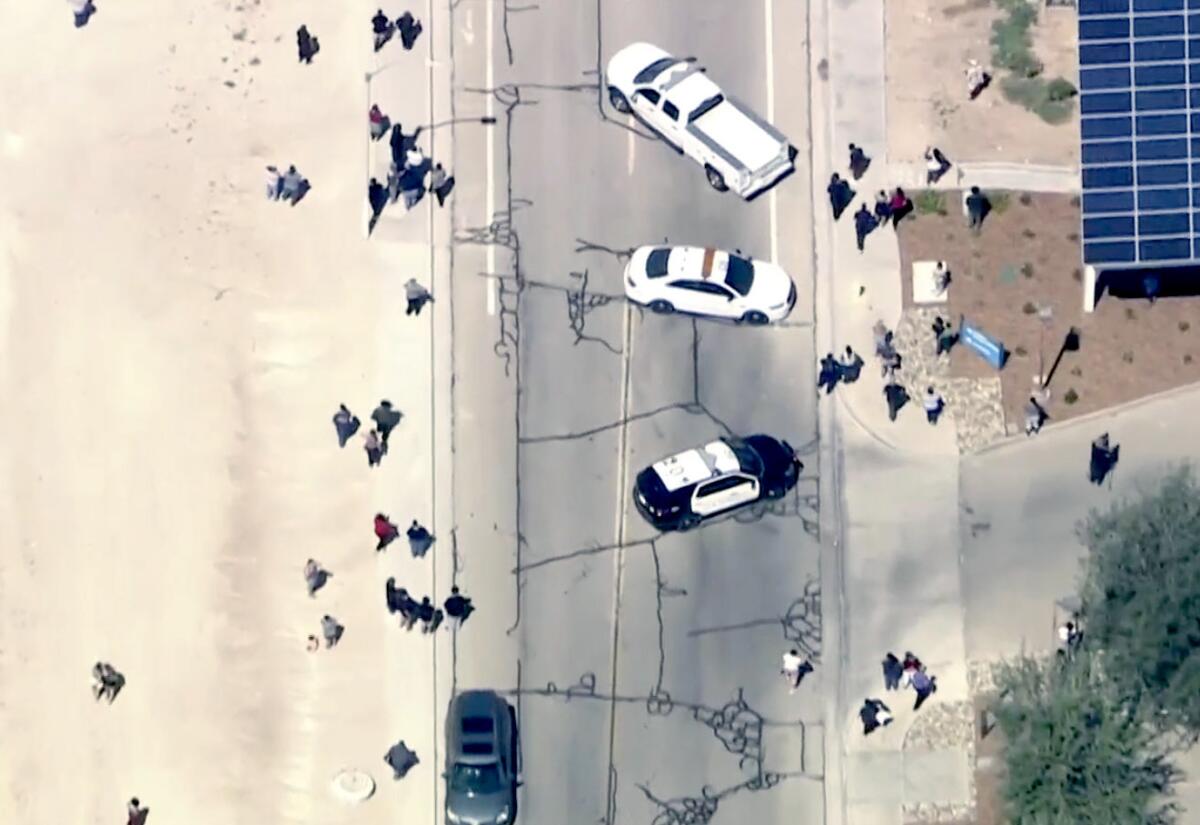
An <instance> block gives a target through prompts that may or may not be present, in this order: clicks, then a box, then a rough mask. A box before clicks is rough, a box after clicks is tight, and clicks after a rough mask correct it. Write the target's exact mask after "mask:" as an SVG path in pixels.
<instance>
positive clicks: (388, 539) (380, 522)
mask: <svg viewBox="0 0 1200 825" xmlns="http://www.w3.org/2000/svg"><path fill="white" fill-rule="evenodd" d="M399 536H400V528H399V527H397V526H396V525H395V524H393V523H392V520H391V519H389V518H388V517H387V516H385V515H384V514H383V513H376V514H375V538H377V539H379V542H378V543H377V544H376V545H375V552H376V553H378V552H379V551H380V550H383V549H384V548H385V547H387V546H388V545H389V544H391V543H392V542H393V541H395V540H396V539H397V538H398V537H399Z"/></svg>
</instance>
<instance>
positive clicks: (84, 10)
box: [67, 0, 96, 29]
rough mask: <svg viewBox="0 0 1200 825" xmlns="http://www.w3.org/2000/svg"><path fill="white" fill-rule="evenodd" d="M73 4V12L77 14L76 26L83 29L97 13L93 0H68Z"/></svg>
mask: <svg viewBox="0 0 1200 825" xmlns="http://www.w3.org/2000/svg"><path fill="white" fill-rule="evenodd" d="M67 1H68V2H69V3H70V4H71V12H72V13H73V14H74V15H75V28H77V29H82V28H83V27H84V26H86V25H87V24H88V21H89V20H91V19H92V15H93V14H95V13H96V7H95V5H93V4H92V0H67Z"/></svg>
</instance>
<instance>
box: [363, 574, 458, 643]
mask: <svg viewBox="0 0 1200 825" xmlns="http://www.w3.org/2000/svg"><path fill="white" fill-rule="evenodd" d="M384 599H385V602H386V604H387V610H388V613H391V614H393V615H395V614H397V613H398V614H400V626H401V627H403V628H404V629H405V630H412V629H413V627H414V626H415V625H416V623H417V622H418V621H419V622H420V623H421V632H422V633H433V632H434V631H436V630H437V629H438V628H439V627H441V626H442V622H443V621H445V619H446V617H449V618H450V619H451V624H450V625H449V627H460V626H461V625H462V623H463V622H465V621H466V620H467V619H468V618H469V617H470V615H471V614H472V613H473V612H475V605H474V604H473V603H472V602H471V600H470V599H469V598H467V597H466V596H464V595H462V593H461V592H459V589H458V586H457V585H454V586H452V587H451V588H450V595H449V596H447V597H446V600H445V601H444V602H443V603H442V606H441V607H434V606H433V600H432V599H431V598H430V597H429V596H424V597H422V598H421V601H419V602H418V601H417V600H416V599H414V598H413V597H412V596H410V595H409V593H408V589H407V588H404V587H397V586H396V579H395V577H391V578H389V579H388V580H387V582H386V583H385V585H384Z"/></svg>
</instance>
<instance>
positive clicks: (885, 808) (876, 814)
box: [845, 802, 904, 825]
mask: <svg viewBox="0 0 1200 825" xmlns="http://www.w3.org/2000/svg"><path fill="white" fill-rule="evenodd" d="M845 821H846V822H853V823H854V825H902V823H903V822H904V816H903V813H902V811H901V810H900V806H899V805H889V804H887V803H876V802H852V803H850V804H849V805H848V806H847V810H846V818H845Z"/></svg>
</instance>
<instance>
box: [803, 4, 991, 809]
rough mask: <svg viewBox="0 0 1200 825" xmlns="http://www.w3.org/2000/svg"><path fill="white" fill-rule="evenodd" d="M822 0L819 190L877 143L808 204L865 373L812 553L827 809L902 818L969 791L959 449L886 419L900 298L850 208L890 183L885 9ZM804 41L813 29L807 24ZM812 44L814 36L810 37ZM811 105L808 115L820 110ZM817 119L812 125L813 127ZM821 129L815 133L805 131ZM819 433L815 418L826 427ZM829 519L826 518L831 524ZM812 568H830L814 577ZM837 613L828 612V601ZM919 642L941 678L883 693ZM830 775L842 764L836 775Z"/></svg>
mask: <svg viewBox="0 0 1200 825" xmlns="http://www.w3.org/2000/svg"><path fill="white" fill-rule="evenodd" d="M827 14H828V38H829V39H828V61H829V64H828V65H829V85H830V89H829V98H830V100H829V117H830V121H829V123H828V124H827V126H826V127H825V128H827V129H828V130H829V131H828V138H827V140H828V146H829V147H831V148H830V149H829V150H828V152H826V153H825V154H824V155H822V153H821V152H819V151H818V152H815V153H814V156H815V157H816V158H817V162H818V163H820V162H821V161H824V162H825V163H826V164H827V165H826V167H825V168H824V169H817V170H814V180H816V181H817V191H816V192H815V193H814V198H815V200H816V201H817V203H818V204H825V205H826V210H827V209H828V206H827V204H828V198H827V196H826V194H825V191H824V189H825V185H826V184H827V182H828V179H829V174H830V173H831V172H833V171H837V172H839V173H840V174H842V175H843V176H844V177H845V176H847V169H846V167H847V160H848V149H847V146H848V144H849V143H851V142H853V143H856V144H858V145H860V146H862V147H863V148H864V150H865V151H866V153H867V154H868V155H869V156H872V158H873V160H872V164H871V167H870V169H869V170H868V172H867V174H866V175H865V176H864V178H863V179H862V180H860V181H856V182H853V184H852V185H853V186H854V188H855V190H856V192H857V195H858V199H857V200H856V202H855V203H854V204H852V205H851V207H850V208H848V209H847V210H846V212H845V213H844V214H843V215H842V217H841V219H840V220H839V221H838V222H837V223H833V222H832V221H831V218H830V213H829V212H828V211H821V210H819V211H818V216H817V223H818V236H819V237H820V238H821V239H822V246H823V247H825V249H824V250H823V251H825V252H826V254H824V255H819V256H818V258H819V261H820V262H821V264H823V266H822V267H821V270H820V272H819V278H820V279H822V280H824V281H825V282H826V283H827V284H828V285H829V286H828V289H829V304H830V311H831V315H832V317H831V318H827V319H824V324H825V325H826V326H828V327H831V328H832V333H831V336H829V337H827V338H826V340H828V341H830V344H829V346H832V347H836V348H837V349H840V348H842V347H844V346H845V345H846V344H849V345H851V346H852V347H853V348H854V349H855V350H856V351H857V352H859V353H860V354H861V355H862V357H863V358H864V360H865V361H866V362H867V364H866V366H865V367H864V369H863V373H862V377H861V378H860V380H859V381H858V382H857V383H855V384H853V385H851V386H848V387H847V386H839V387H838V388H837V390H835V392H834V394H833V396H832V397H830V398H827V400H826V401H825V402H824V405H823V412H824V415H825V416H829V415H830V414H832V416H833V426H832V429H831V434H832V437H833V438H834V440H835V446H834V448H833V449H834V453H835V454H838V453H840V461H841V475H842V479H841V480H842V496H843V498H842V501H841V502H840V504H841V508H840V509H841V512H842V519H841V524H840V526H839V528H838V531H839V532H840V537H841V546H840V548H839V547H838V546H836V543H833V544H832V546H831V545H830V544H828V543H827V552H826V557H825V559H824V560H823V562H822V564H823V567H825V566H827V565H828V566H829V567H832V568H836V569H837V570H839V571H840V576H838V577H833V578H835V579H838V580H840V581H839V583H840V586H841V588H842V592H841V593H840V594H837V595H839V596H840V598H837V597H832V598H828V599H826V600H825V604H826V605H829V607H830V609H829V610H827V611H826V623H827V625H828V626H829V627H831V629H833V633H837V634H839V642H840V643H839V644H838V645H837V648H838V649H839V651H840V657H839V658H840V661H839V662H836V663H834V662H830V663H829V664H830V665H834V666H840V667H841V668H842V669H843V674H842V677H841V679H840V680H839V682H840V694H839V696H838V697H837V702H836V707H837V715H838V718H836V719H832V720H830V730H831V733H832V734H833V735H831V736H830V737H829V743H830V744H829V748H837V749H838V751H839V752H838V753H836V754H827V758H826V764H827V765H829V766H830V772H829V781H828V783H827V794H829V799H828V806H827V809H828V816H829V818H828V821H829V822H831V823H840V822H846V823H854V825H877V824H878V825H892V823H895V825H899V823H901V822H903V821H907V820H908V819H911V818H914V817H918V816H924V817H928V816H930V815H931V812H932V811H934V810H935V808H936V810H937V811H938V812H939V813H940V814H941V815H943V816H944V815H947V814H950V813H958V812H962V811H965V810H966V809H967V807H968V805H969V803H970V802H971V777H970V771H971V758H970V752H969V750H968V748H969V745H968V744H967V742H966V740H968V739H969V735H970V726H969V723H968V725H967V727H966V729H965V731H964V729H963V724H962V722H963V719H964V714H965V716H966V718H967V719H968V720H969V712H967V711H966V701H967V681H966V660H965V654H964V648H963V636H962V610H963V605H962V595H961V586H960V583H959V575H958V532H957V524H956V519H955V518H954V514H955V513H956V512H957V504H958V473H957V465H958V458H957V448H956V446H955V444H956V440H955V433H954V429H953V423H952V421H951V420H950V419H949V417H944V418H943V419H942V421H941V423H939V424H938V425H937V426H936V427H934V426H930V425H929V424H928V423H927V422H926V420H925V415H924V412H923V410H922V408H921V399H920V398H915V399H912V400H911V401H910V402H909V405H908V406H907V407H906V408H905V409H903V410H902V411H901V412H900V414H899V416H898V419H897V420H896V421H895V422H891V421H889V420H888V418H887V409H886V404H885V401H884V397H883V381H882V379H881V376H880V372H879V367H878V363H877V361H876V360H875V358H874V354H873V352H874V345H873V338H872V332H871V328H872V326H873V325H874V323H875V321H877V320H882V321H883V322H884V323H885V324H887V325H888V326H889V327H891V328H895V326H896V323H897V321H898V320H899V317H900V311H901V292H900V281H899V277H898V274H899V248H898V244H897V241H896V237H895V233H894V232H893V230H892V229H891V227H890V226H886V227H884V226H881V227H879V228H877V229H876V230H875V231H874V232H873V233H872V234H871V235H870V236H868V238H867V240H866V248H865V251H864V252H862V253H860V252H858V250H857V249H856V247H855V234H854V225H853V223H854V220H853V213H854V211H855V210H856V209H857V208H858V206H859V203H860V202H863V201H864V200H865V202H866V203H867V205H868V207H870V206H872V205H873V202H874V193H875V192H877V191H879V190H881V189H885V190H888V191H890V190H891V189H892V188H894V187H895V186H896V184H897V182H898V181H897V180H896V177H895V175H894V173H893V172H892V170H891V169H890V168H889V164H888V159H887V157H886V156H885V147H886V145H887V139H886V121H885V105H884V103H885V94H884V90H885V85H884V84H885V80H884V76H885V73H884V55H885V48H884V11H883V4H882V2H880V0H849V2H842V0H838V2H834V3H831V4H830V5H828V6H827ZM814 39H817V35H816V34H815V33H814ZM815 48H817V49H819V48H820V44H819V43H818V44H817V46H816V47H815ZM819 114H820V112H819V111H814V113H813V116H814V121H816V119H817V117H818V116H819ZM819 127H820V124H819V123H816V122H815V123H814V131H817V129H818V128H819ZM814 140H815V142H817V143H820V141H819V140H817V139H814ZM823 431H824V430H823ZM825 529H828V527H826V528H825ZM823 580H824V581H826V582H829V581H830V578H828V577H825V576H824V575H823ZM835 610H836V611H837V613H836V614H834V615H830V613H831V612H832V611H835ZM906 650H911V651H913V652H915V653H916V654H917V655H918V656H919V657H920V658H921V659H922V660H923V661H924V662H925V664H926V665H927V667H928V670H929V672H930V673H931V674H933V675H935V676H937V680H938V692H937V693H936V694H935V695H934V696H933V697H932V698H931V699H930V700H929V701H928V702H927V703H926V704H925V705H924V707H923V708H922V709H921V710H920V712H918V713H916V714H914V713H913V711H912V710H911V702H912V701H913V698H914V696H913V694H912V693H911V692H907V691H906V692H905V693H903V694H888V693H887V692H886V691H885V690H884V688H883V678H882V671H881V668H880V662H881V660H882V659H883V656H884V654H885V653H886V652H888V651H894V652H895V653H896V654H897V655H898V656H902V655H903V653H904V651H906ZM867 697H874V698H880V699H883V701H884V702H886V703H887V704H888V705H889V706H890V707H891V708H892V711H893V713H894V714H895V717H896V721H895V723H894V724H892V725H891V726H890V727H888V728H884V729H881V730H879V731H876V732H875V733H873V734H872V735H871V736H870V737H869V738H868V737H864V736H863V733H862V728H861V723H860V722H859V720H858V718H857V712H858V709H859V707H860V706H861V704H862V701H863V700H864V699H865V698H867ZM839 774H840V775H839Z"/></svg>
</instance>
